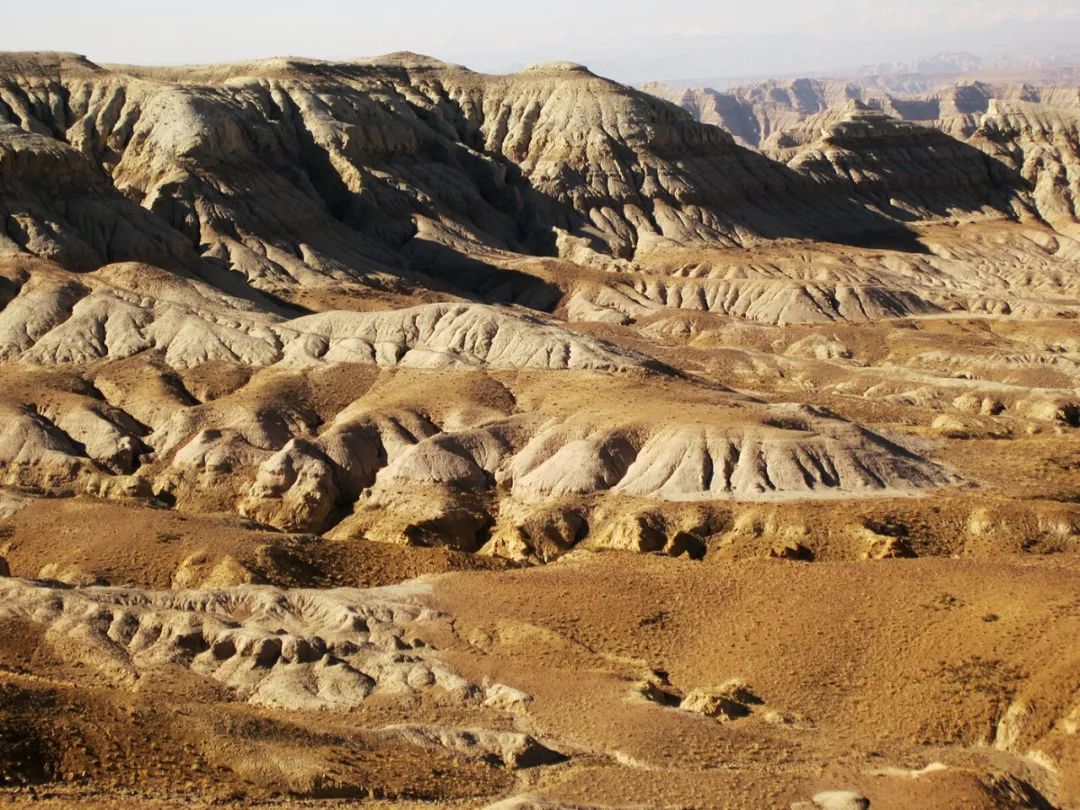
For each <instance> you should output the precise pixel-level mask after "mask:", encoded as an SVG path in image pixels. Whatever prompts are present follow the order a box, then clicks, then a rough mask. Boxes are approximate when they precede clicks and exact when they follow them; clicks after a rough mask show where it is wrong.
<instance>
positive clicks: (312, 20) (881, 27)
mask: <svg viewBox="0 0 1080 810" xmlns="http://www.w3.org/2000/svg"><path fill="white" fill-rule="evenodd" d="M10 6H11V7H9V8H7V9H5V10H4V12H3V15H2V18H0V50H68V51H77V52H79V53H84V54H86V55H87V56H88V57H90V58H91V59H92V60H94V61H97V62H133V63H144V64H175V63H183V62H220V61H230V60H237V59H247V58H252V57H262V56H279V55H293V56H311V57H318V58H323V59H348V58H354V57H358V56H369V55H374V54H380V53H386V52H388V51H395V50H412V51H417V52H420V53H427V54H430V55H432V56H438V57H440V58H442V59H446V60H449V61H453V62H460V63H462V64H465V65H468V66H469V67H472V68H474V69H477V70H486V71H492V72H505V71H511V70H515V69H518V68H520V67H523V66H524V65H526V64H529V63H531V62H536V61H544V60H549V59H569V60H572V61H576V62H582V63H584V64H587V65H589V66H590V67H591V68H593V69H594V70H595V71H596V72H598V73H602V74H605V75H608V76H612V77H614V78H617V79H621V80H623V81H628V82H636V81H641V80H644V79H650V78H658V79H665V78H666V79H678V78H692V77H706V76H753V75H762V74H776V75H780V74H791V73H797V72H821V71H828V70H830V69H838V68H842V67H852V66H857V65H861V64H868V63H878V62H883V61H897V60H904V61H909V60H912V59H916V58H918V57H921V56H927V55H931V54H934V53H937V52H939V51H946V50H948V51H971V52H973V53H976V54H979V55H991V54H996V53H1001V52H1024V53H1039V52H1041V51H1046V50H1054V49H1056V50H1063V49H1064V50H1073V51H1075V50H1080V0H1031V1H1030V2H1025V0H891V1H890V2H883V1H882V0H812V1H811V2H807V0H779V1H778V2H776V1H774V2H754V0H739V1H738V2H735V0H711V2H709V1H708V0H647V1H646V0H623V2H609V1H608V0H529V1H528V2H522V3H517V2H515V3H509V2H496V1H495V0H458V2H439V1H438V0H387V1H386V2H368V1H366V0H360V1H359V2H346V1H345V0H287V1H286V0H258V2H256V0H184V1H183V2H178V1H177V2H164V0H97V2H88V0H34V2H21V3H12V4H10Z"/></svg>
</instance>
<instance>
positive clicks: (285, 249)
mask: <svg viewBox="0 0 1080 810" xmlns="http://www.w3.org/2000/svg"><path fill="white" fill-rule="evenodd" d="M5 65H6V69H5V70H4V71H3V73H4V74H5V75H4V77H3V80H2V81H0V116H2V117H3V118H4V119H6V120H7V122H8V123H9V124H10V125H11V126H9V127H8V128H7V129H5V130H4V133H3V150H4V155H5V159H4V166H5V171H4V178H5V183H6V184H7V188H8V193H7V194H5V197H6V198H7V200H8V203H7V204H8V205H9V207H10V206H14V207H13V208H11V209H10V210H9V211H8V214H7V220H8V222H9V224H8V226H7V227H6V229H5V230H6V232H7V237H6V238H7V240H8V242H9V243H12V244H13V248H11V249H23V250H29V251H30V252H33V253H35V254H36V255H42V256H49V257H56V258H59V259H62V260H63V261H62V263H64V264H65V265H66V266H67V265H70V266H72V267H73V268H74V267H76V266H77V267H79V268H82V269H85V268H89V267H91V266H94V265H95V264H96V265H100V264H103V263H106V262H109V261H118V260H140V261H152V262H153V263H155V264H159V265H164V264H166V262H167V261H169V262H172V263H174V264H184V265H186V266H188V267H191V268H194V267H195V264H196V263H195V262H193V258H194V257H193V256H192V253H196V254H197V255H198V258H199V260H200V262H201V266H200V267H199V268H198V269H197V272H199V273H200V274H201V275H203V276H204V277H208V278H211V279H213V280H215V282H216V283H219V284H225V283H226V282H227V280H228V278H229V275H230V274H233V273H239V274H240V275H241V276H242V277H244V278H245V279H246V280H247V281H249V282H250V283H251V284H253V285H254V286H255V287H257V288H259V289H263V290H267V291H271V290H277V289H279V288H282V287H288V286H290V285H297V284H299V285H309V286H326V285H332V284H335V283H338V284H340V283H349V282H355V281H364V280H367V281H370V282H371V284H374V285H381V286H383V287H384V288H396V285H400V284H405V285H406V287H408V286H409V285H410V284H411V285H412V287H413V288H415V287H417V286H421V287H422V286H431V285H432V284H433V282H432V280H431V279H430V278H425V279H424V280H417V275H418V274H420V275H427V276H430V275H439V273H440V270H442V269H445V268H448V267H452V268H454V269H455V270H458V271H460V270H461V269H462V267H463V266H466V267H467V265H468V263H467V262H464V261H463V260H462V259H461V254H466V255H472V256H484V255H491V254H498V253H500V252H511V253H518V254H528V255H539V256H559V257H562V258H566V259H572V260H578V261H585V262H589V261H590V260H591V261H593V262H597V261H599V262H602V261H609V260H610V259H612V258H619V259H630V258H633V257H635V256H636V255H637V254H638V253H639V252H641V251H643V250H653V249H657V248H663V247H665V246H670V245H672V244H674V245H679V246H685V245H741V244H749V243H753V242H754V241H759V240H761V239H763V238H775V237H808V236H815V235H818V236H820V235H828V236H837V235H842V234H858V233H864V232H875V231H882V230H888V229H893V228H895V227H896V220H895V218H893V217H891V216H890V215H889V212H883V211H882V210H881V209H880V208H879V207H875V206H874V205H873V204H872V202H871V203H868V201H866V200H861V199H859V197H858V193H860V192H861V191H862V189H861V188H858V187H857V188H855V189H854V191H855V192H856V196H855V197H854V198H852V196H851V194H850V192H851V190H852V189H850V188H843V189H839V190H837V189H835V188H833V187H832V186H831V185H830V184H828V183H825V184H823V183H821V182H819V181H820V178H819V177H816V176H815V175H814V174H813V173H806V172H800V171H792V170H791V168H789V167H787V166H784V165H782V164H780V163H776V162H774V161H771V160H768V159H766V158H764V157H762V156H761V155H758V154H756V153H754V152H752V151H750V150H747V149H744V148H741V147H739V146H737V145H736V144H735V143H734V142H733V140H732V138H731V137H730V136H729V135H728V134H726V133H725V132H723V131H721V130H719V129H717V128H715V127H711V126H704V125H701V124H699V123H696V122H695V121H693V120H692V118H691V117H690V116H689V115H688V114H687V113H685V112H684V111H682V110H679V109H677V108H675V107H674V106H672V105H669V104H666V103H664V102H662V101H659V100H657V99H656V98H654V97H652V96H650V95H647V94H644V93H640V92H637V91H634V90H631V89H629V88H626V87H623V86H620V85H617V84H615V83H613V82H610V81H607V80H605V79H601V78H599V77H596V76H594V75H592V74H591V73H589V72H588V71H587V70H586V69H584V68H582V67H580V66H576V65H568V64H561V63H559V64H552V65H539V66H536V67H533V68H530V69H529V70H526V71H524V72H522V73H520V74H515V75H513V76H501V77H493V76H483V75H480V74H475V73H472V72H470V71H468V70H466V69H464V68H460V67H456V66H452V65H446V64H443V63H439V62H436V61H434V60H430V59H426V58H422V57H415V56H413V55H399V56H394V57H387V58H384V59H380V60H373V61H370V62H363V63H349V64H323V63H317V62H303V61H287V60H276V61H274V60H272V61H267V62H259V63H250V64H239V65H233V66H229V67H228V68H191V69H179V70H174V71H166V70H148V69H136V68H130V69H127V68H112V69H104V68H100V67H97V66H95V65H93V64H91V63H89V62H87V61H86V60H83V59H80V58H76V57H72V56H65V55H43V56H36V57H35V56H22V57H11V58H9V59H7V61H6V62H5ZM804 95H805V94H804ZM799 98H801V96H799ZM814 98H816V96H814V95H813V94H812V93H811V94H810V98H808V99H804V100H802V101H798V103H797V105H796V106H797V109H798V111H799V114H800V115H801V114H802V113H803V112H805V110H808V109H810V108H811V107H813V109H814V110H817V109H819V108H820V109H826V108H827V106H828V101H827V100H825V101H814ZM803 101H805V102H806V103H805V104H804V103H803ZM811 102H813V103H811ZM807 104H809V105H810V107H807V106H806V105H807ZM804 108H805V109H804ZM16 128H17V129H16ZM915 146H917V147H918V148H916V149H914V150H910V154H909V155H908V161H907V165H904V166H899V167H897V168H898V170H899V171H898V172H897V173H895V174H896V176H894V177H893V178H891V180H892V181H895V182H897V183H899V184H900V185H901V186H904V185H910V184H911V183H912V182H922V183H923V184H924V186H925V184H926V183H927V181H926V179H925V178H926V177H934V176H936V172H937V171H938V170H939V169H940V168H941V167H940V166H939V165H937V163H936V162H935V161H938V162H948V161H950V160H953V159H955V158H957V157H958V156H957V155H955V154H949V155H946V156H944V159H943V160H942V158H941V157H939V156H931V155H930V152H932V151H933V150H932V149H930V148H929V146H930V145H929V144H922V143H919V142H916V143H915ZM939 146H940V145H939ZM961 162H964V163H968V164H970V163H971V160H970V157H965V160H964V161H961ZM958 171H959V172H962V173H964V175H965V177H966V178H967V182H966V183H965V191H970V192H971V194H970V195H968V197H965V198H964V199H963V200H958V201H952V200H951V199H949V195H950V192H951V190H952V185H951V181H952V180H953V179H954V176H955V172H954V173H952V174H950V176H949V177H946V178H944V181H945V182H943V183H942V185H941V187H940V188H934V189H930V188H929V187H927V188H924V190H926V191H933V192H934V193H935V194H938V195H939V196H941V197H943V198H944V199H943V200H941V201H939V204H940V205H939V207H948V206H949V204H950V203H951V204H953V205H954V206H960V205H963V206H966V207H968V208H975V209H978V208H979V207H981V206H983V205H993V206H998V207H1001V206H1000V205H999V200H998V199H997V196H999V195H997V193H996V192H997V190H996V185H997V184H996V183H995V182H991V180H992V179H994V178H991V177H989V175H988V174H987V173H986V172H983V174H982V175H981V176H979V173H978V172H976V171H975V170H974V169H973V168H972V167H971V166H963V167H961V168H960V169H958ZM901 175H903V176H901ZM71 177H78V178H82V179H80V180H78V181H77V182H74V183H66V182H64V178H71ZM916 177H922V178H923V179H922V180H918V181H916V180H914V179H913V178H916ZM997 179H1000V178H997ZM49 189H52V191H53V192H55V193H49V194H47V195H44V194H43V192H45V191H47V190H49ZM121 198H123V199H121ZM129 202H134V203H137V204H139V205H140V206H141V207H142V208H143V209H144V210H145V211H148V212H149V213H150V214H151V215H152V216H150V217H147V216H145V215H142V214H139V213H138V212H133V211H132V209H131V208H130V205H129ZM110 212H111V213H110ZM901 219H903V217H901ZM114 220H117V221H119V220H123V221H124V224H123V225H120V224H118V222H116V221H114ZM17 223H21V224H17ZM163 228H164V229H165V230H163ZM178 234H179V235H181V236H183V237H184V238H185V239H186V241H187V243H188V245H187V246H185V245H183V244H182V242H181V240H179V239H178V238H177V235H178ZM193 271H194V270H193ZM461 275H462V274H461V273H460V272H459V273H458V277H459V278H458V280H459V283H460V276H461ZM474 275H479V276H482V275H483V273H482V272H480V271H474ZM480 283H482V282H480V281H477V280H475V279H474V285H475V284H480ZM532 294H533V296H534V298H535V299H536V300H537V301H539V300H540V299H542V297H543V296H542V293H539V292H536V291H533V293H532Z"/></svg>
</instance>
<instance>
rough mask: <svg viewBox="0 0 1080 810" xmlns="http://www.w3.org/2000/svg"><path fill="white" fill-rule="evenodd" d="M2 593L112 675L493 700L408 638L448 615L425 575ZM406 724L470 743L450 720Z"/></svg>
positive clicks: (61, 646)
mask: <svg viewBox="0 0 1080 810" xmlns="http://www.w3.org/2000/svg"><path fill="white" fill-rule="evenodd" d="M0 592H2V596H3V598H2V599H0V617H2V618H5V619H11V618H18V619H23V620H27V621H30V622H33V623H36V624H40V625H42V626H43V627H44V628H45V637H46V640H47V643H48V644H49V645H50V646H51V647H52V648H53V649H54V650H56V652H57V653H58V654H60V655H66V656H70V658H71V659H72V660H73V661H78V662H80V663H81V665H82V666H85V667H87V668H88V669H89V670H90V671H92V672H94V673H95V674H96V675H97V677H100V678H101V679H103V680H104V681H105V682H108V683H114V684H118V685H128V686H130V685H133V684H134V683H136V682H137V681H138V679H139V678H140V677H141V676H142V675H143V674H144V673H145V672H147V671H150V670H153V669H154V668H155V667H162V666H182V667H185V668H187V669H190V670H192V671H193V672H196V673H199V674H201V675H204V676H206V677H209V678H212V679H214V680H216V681H218V682H220V683H222V684H223V685H225V686H226V687H228V688H230V689H231V690H233V691H234V693H235V695H236V698H237V699H238V700H243V701H247V702H249V703H252V704H256V705H261V706H270V707H277V708H287V709H315V710H347V709H348V708H350V707H353V706H357V705H359V704H360V703H362V702H363V701H364V700H365V699H366V698H367V697H368V696H369V695H370V694H372V693H373V692H374V693H385V694H411V693H415V692H420V691H424V690H427V689H432V688H439V689H440V690H444V691H445V692H446V693H447V694H448V695H450V696H451V697H452V698H453V699H455V700H458V701H462V702H469V701H472V702H477V703H479V702H482V701H483V699H484V690H483V688H481V687H480V686H477V685H475V684H471V683H469V682H468V681H467V680H465V679H464V678H462V677H461V676H459V675H457V674H456V673H455V672H454V671H453V670H451V669H450V668H449V667H448V666H447V665H446V664H444V663H443V662H441V661H440V660H439V659H438V657H437V655H436V654H435V653H433V652H432V651H431V650H430V649H429V648H426V647H413V646H412V645H411V643H410V642H409V641H408V640H407V639H408V637H409V633H408V629H409V627H410V625H411V624H412V623H414V622H417V621H430V620H434V619H437V618H438V616H439V614H438V613H437V612H435V611H433V610H432V609H431V608H429V607H427V606H426V604H425V602H424V593H425V592H424V588H423V586H419V585H403V586H395V587H391V588H383V589H378V588H377V589H372V590H367V591H361V590H355V589H338V590H330V591H302V590H298V591H282V590H279V589H275V588H271V587H268V586H257V585H248V586H240V587H232V588H227V589H217V590H211V589H206V590H180V591H175V592H150V591H140V590H133V589H122V588H99V587H90V588H76V589H65V588H61V587H55V586H53V585H49V584H45V583H41V582H32V581H28V580H21V579H10V578H6V579H3V581H2V583H0ZM403 733H404V732H403ZM408 735H412V736H418V737H424V738H425V739H427V740H429V742H432V744H434V743H435V742H438V744H441V745H443V746H448V747H451V748H453V747H455V746H457V747H461V746H463V745H464V742H462V741H461V740H460V738H459V737H458V736H457V732H452V731H449V730H446V731H442V732H430V733H428V732H425V731H423V730H419V729H414V730H412V731H409V732H408ZM481 737H482V739H481V744H482V747H483V748H484V750H485V751H489V750H490V751H491V752H495V751H498V752H499V753H500V756H502V757H503V758H504V760H505V761H506V762H507V764H510V765H513V764H515V763H523V762H525V761H528V760H530V759H531V758H536V759H539V760H543V759H544V758H545V756H547V755H546V754H544V751H545V750H546V749H543V747H542V746H538V744H536V743H535V741H531V740H530V739H528V738H525V737H524V736H522V735H512V734H510V735H500V734H498V733H495V732H491V733H488V736H483V735H481ZM548 754H550V752H548Z"/></svg>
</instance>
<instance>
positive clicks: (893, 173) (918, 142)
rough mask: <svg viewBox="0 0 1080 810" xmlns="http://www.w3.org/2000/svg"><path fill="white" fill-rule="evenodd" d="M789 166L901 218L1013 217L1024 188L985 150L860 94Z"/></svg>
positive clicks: (799, 151) (823, 183)
mask: <svg viewBox="0 0 1080 810" xmlns="http://www.w3.org/2000/svg"><path fill="white" fill-rule="evenodd" d="M788 165H789V166H790V167H791V168H792V169H795V170H796V171H798V172H801V173H804V174H807V175H809V176H811V177H812V178H814V180H815V181H816V182H817V183H820V184H822V185H826V186H830V187H833V188H836V189H842V188H847V189H850V190H851V191H854V192H855V193H857V194H859V195H862V196H865V197H866V198H868V199H874V200H877V201H878V204H879V205H881V206H882V210H883V211H886V212H889V213H890V215H891V216H894V217H895V218H896V219H898V220H903V219H904V218H905V217H906V218H909V219H920V220H923V221H933V220H937V219H946V220H952V219H970V218H973V217H1002V216H1010V215H1012V212H1013V210H1014V209H1013V207H1012V205H1013V198H1014V195H1015V194H1016V192H1017V191H1018V190H1019V188H1020V184H1019V183H1018V179H1019V178H1013V177H1009V176H1007V175H1005V174H1003V173H1002V172H1000V171H995V167H994V165H993V161H992V160H990V159H989V158H988V157H987V156H986V155H985V154H984V153H983V152H981V151H979V150H978V149H975V148H974V147H972V146H969V145H967V144H965V143H963V142H961V141H958V140H956V139H954V138H952V137H950V136H948V135H946V134H944V133H943V132H940V131H938V130H936V129H931V128H929V127H924V126H921V125H919V124H915V123H912V122H909V121H902V120H899V119H896V118H893V117H892V116H890V115H888V114H887V113H885V112H883V111H881V110H878V109H874V108H872V107H869V106H868V105H866V104H863V103H861V102H859V101H857V100H854V99H853V100H852V101H850V102H849V103H848V105H847V106H846V107H845V109H844V114H843V117H842V118H841V119H840V120H839V121H836V122H832V123H830V124H829V125H828V126H826V127H824V128H823V130H822V132H821V138H820V140H818V141H817V142H816V143H813V144H811V145H809V146H807V147H805V148H803V149H801V150H798V151H797V152H796V154H795V156H794V157H793V158H792V159H791V161H790V162H789V163H788Z"/></svg>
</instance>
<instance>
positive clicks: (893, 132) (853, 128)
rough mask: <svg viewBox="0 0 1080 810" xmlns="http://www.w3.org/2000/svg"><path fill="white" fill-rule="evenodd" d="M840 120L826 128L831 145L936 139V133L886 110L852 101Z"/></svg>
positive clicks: (827, 138) (855, 100)
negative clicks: (901, 139) (897, 139)
mask: <svg viewBox="0 0 1080 810" xmlns="http://www.w3.org/2000/svg"><path fill="white" fill-rule="evenodd" d="M841 115H842V116H843V117H842V118H841V120H840V121H838V122H836V123H834V124H831V125H830V126H827V127H825V128H824V129H822V131H821V137H822V138H824V139H825V140H827V141H829V142H831V143H837V144H840V143H844V142H845V141H851V140H861V139H882V138H902V137H910V138H919V137H933V130H928V129H927V128H926V127H921V126H919V125H917V124H913V123H911V122H910V121H903V120H901V119H898V118H894V117H893V116H891V115H889V114H888V113H887V112H885V111H884V110H881V109H879V108H877V107H872V106H870V105H869V104H866V103H864V102H861V101H859V100H858V99H854V98H853V99H851V100H850V101H849V102H848V103H847V105H846V106H845V107H844V109H843V110H842V112H841Z"/></svg>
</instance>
